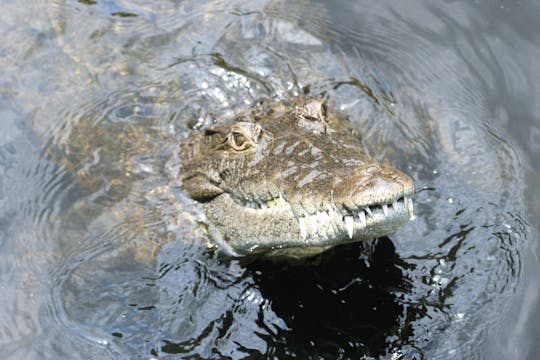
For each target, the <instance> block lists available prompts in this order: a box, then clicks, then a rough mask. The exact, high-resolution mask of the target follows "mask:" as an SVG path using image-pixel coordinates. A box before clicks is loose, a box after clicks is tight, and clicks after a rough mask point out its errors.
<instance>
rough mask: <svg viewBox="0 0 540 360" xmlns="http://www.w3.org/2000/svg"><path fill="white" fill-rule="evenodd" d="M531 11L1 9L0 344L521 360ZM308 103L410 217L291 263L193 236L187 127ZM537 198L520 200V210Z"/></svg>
mask: <svg viewBox="0 0 540 360" xmlns="http://www.w3.org/2000/svg"><path fill="white" fill-rule="evenodd" d="M538 15H540V7H539V6H538V5H537V4H535V3H533V2H510V1H508V2H504V1H500V2H497V3H495V2H491V1H490V2H488V1H454V2H442V1H441V2H433V1H425V2H421V1H401V2H399V3H396V2H391V1H384V2H377V3H376V4H375V3H374V2H371V1H362V2H358V1H350V2H348V1H338V2H334V1H326V2H308V1H304V0H297V1H251V2H247V3H246V2H243V1H242V2H240V1H238V2H235V1H214V2H202V3H201V2H198V1H164V0H160V1H153V2H147V1H128V0H119V1H115V0H95V1H94V0H92V1H88V0H85V1H83V0H79V1H60V0H51V1H40V0H27V1H17V2H15V1H5V2H2V4H0V33H1V35H2V42H1V43H0V49H1V51H0V290H1V292H0V300H1V301H0V303H1V306H0V357H1V358H6V359H49V358H50V359H52V358H55V359H56V358H69V359H91V358H95V359H124V358H125V359H135V358H140V359H154V358H156V359H157V358H159V359H176V358H205V359H210V358H212V359H223V358H232V359H242V358H277V359H284V358H294V357H297V358H300V359H305V358H313V359H320V358H324V359H333V358H343V359H347V358H353V359H358V358H362V357H364V358H389V359H390V358H391V359H412V358H426V359H453V358H455V359H463V358H501V359H503V358H527V357H528V358H531V359H533V358H535V356H534V355H535V354H536V352H535V351H537V350H538V348H539V345H538V342H537V339H538V336H540V327H539V326H538V325H537V322H538V321H537V320H538V318H539V315H538V314H540V310H538V308H540V305H539V304H540V301H539V299H538V290H539V289H538V288H539V287H538V284H537V279H536V275H535V274H536V273H538V271H539V270H540V263H539V262H538V257H535V254H536V251H537V250H536V243H537V237H538V235H537V234H538V232H537V231H536V230H535V228H536V229H537V228H538V222H537V219H536V217H535V214H538V211H539V210H540V202H539V201H538V199H539V198H540V196H539V192H538V190H537V186H536V185H535V184H537V183H538V180H540V176H539V173H538V169H539V165H540V157H539V156H538V151H539V145H538V144H540V118H539V117H538V115H537V114H538V110H540V105H539V104H540V101H539V94H540V91H539V85H538V84H539V82H538V80H539V76H538V74H539V71H540V63H539V62H538V61H537V60H536V59H539V58H540V36H539V35H538V34H539V33H540V32H539V31H538V30H539V28H538V24H537V18H538ZM299 93H309V94H311V95H313V96H324V97H326V98H328V101H329V102H330V103H331V104H332V105H334V106H337V107H339V108H341V109H342V110H343V111H345V112H346V113H348V114H349V115H350V116H351V120H352V121H353V123H354V125H355V126H356V127H357V128H358V129H359V130H360V132H361V134H362V137H363V142H364V144H365V146H366V147H367V148H368V149H370V151H371V153H372V154H374V155H375V156H376V157H377V158H378V159H388V160H389V161H390V162H391V163H392V164H393V165H395V166H396V167H398V168H400V169H403V170H404V171H406V172H407V173H409V174H410V175H411V176H412V177H413V178H414V179H415V182H416V184H417V188H418V192H417V194H416V196H415V204H416V205H415V206H416V219H415V220H414V221H412V222H410V223H409V224H408V225H407V226H406V227H404V228H403V229H401V230H400V231H398V232H397V233H396V234H394V235H392V236H390V237H389V238H384V239H379V240H377V241H373V242H371V243H368V244H365V245H359V244H356V245H350V246H346V247H341V248H337V249H334V250H332V251H330V252H328V253H325V254H323V255H321V256H319V257H317V258H314V259H311V260H310V261H308V262H306V263H305V264H302V265H295V266H292V265H286V264H279V263H278V264H276V263H271V262H267V261H262V260H260V261H251V262H250V261H243V260H232V259H228V258H227V257H224V256H222V255H221V254H220V253H219V252H215V251H213V250H212V249H211V248H210V247H209V246H208V235H207V233H206V230H205V229H206V224H205V223H204V217H203V216H202V213H201V211H200V209H198V208H197V206H196V204H195V203H194V202H192V201H191V200H189V198H188V197H187V196H186V195H185V194H184V193H183V191H182V189H181V188H179V187H178V185H177V184H176V182H175V175H176V173H177V172H178V168H179V161H180V160H179V159H178V157H177V145H178V142H180V141H181V140H182V139H183V138H184V137H185V136H186V134H187V133H188V131H189V127H190V126H192V125H193V124H194V122H196V121H200V120H204V119H208V118H213V117H217V116H220V115H222V114H227V113H232V112H235V111H237V110H238V109H241V108H244V107H246V106H249V105H250V104H253V103H255V102H256V101H257V100H259V99H261V98H265V97H271V98H276V99H280V98H284V97H287V96H294V95H295V94H299ZM535 210H536V211H535Z"/></svg>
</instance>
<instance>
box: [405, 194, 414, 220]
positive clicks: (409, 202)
mask: <svg viewBox="0 0 540 360" xmlns="http://www.w3.org/2000/svg"><path fill="white" fill-rule="evenodd" d="M405 205H407V210H409V214H411V216H414V211H413V203H412V199H411V198H405Z"/></svg>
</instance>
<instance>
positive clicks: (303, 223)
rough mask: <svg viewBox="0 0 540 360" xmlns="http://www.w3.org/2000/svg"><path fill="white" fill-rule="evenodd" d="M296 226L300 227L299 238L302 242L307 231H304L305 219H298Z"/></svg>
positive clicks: (305, 237)
mask: <svg viewBox="0 0 540 360" xmlns="http://www.w3.org/2000/svg"><path fill="white" fill-rule="evenodd" d="M298 226H299V227H300V237H301V238H302V240H306V239H307V229H306V219H305V218H303V217H301V218H298Z"/></svg>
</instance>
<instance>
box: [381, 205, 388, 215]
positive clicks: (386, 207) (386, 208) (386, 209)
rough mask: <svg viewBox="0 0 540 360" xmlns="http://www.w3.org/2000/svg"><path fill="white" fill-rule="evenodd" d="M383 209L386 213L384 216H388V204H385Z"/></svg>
mask: <svg viewBox="0 0 540 360" xmlns="http://www.w3.org/2000/svg"><path fill="white" fill-rule="evenodd" d="M382 211H383V213H384V216H388V205H386V204H384V205H383V206H382Z"/></svg>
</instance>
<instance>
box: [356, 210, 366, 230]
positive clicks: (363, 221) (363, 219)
mask: <svg viewBox="0 0 540 360" xmlns="http://www.w3.org/2000/svg"><path fill="white" fill-rule="evenodd" d="M358 218H359V219H360V223H361V224H362V226H367V221H366V213H365V212H364V211H362V210H360V212H358Z"/></svg>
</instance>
